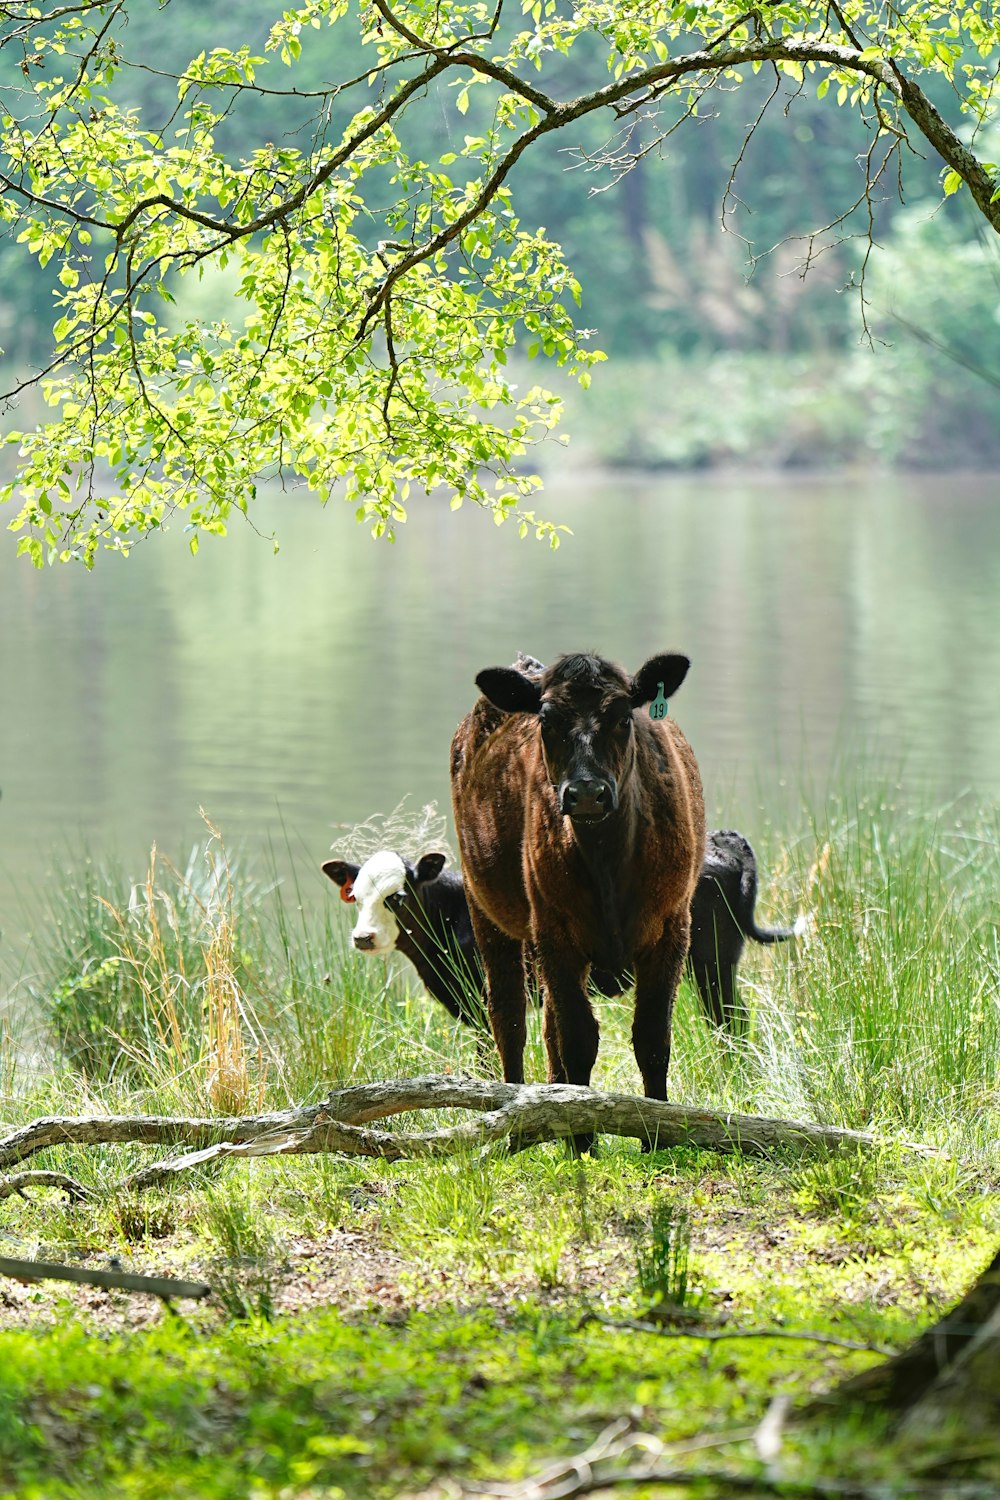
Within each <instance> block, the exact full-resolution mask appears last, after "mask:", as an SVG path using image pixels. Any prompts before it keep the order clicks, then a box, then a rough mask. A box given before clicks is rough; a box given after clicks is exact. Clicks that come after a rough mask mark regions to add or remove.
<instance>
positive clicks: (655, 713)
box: [649, 682, 667, 719]
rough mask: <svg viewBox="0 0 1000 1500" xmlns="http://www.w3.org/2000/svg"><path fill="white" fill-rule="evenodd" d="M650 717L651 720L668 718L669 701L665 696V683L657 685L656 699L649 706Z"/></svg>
mask: <svg viewBox="0 0 1000 1500" xmlns="http://www.w3.org/2000/svg"><path fill="white" fill-rule="evenodd" d="M649 717H650V718H651V719H665V718H666V717H667V700H666V698H664V696H663V683H662V682H658V683H657V684H656V697H655V698H654V699H653V701H652V703H651V704H650V705H649Z"/></svg>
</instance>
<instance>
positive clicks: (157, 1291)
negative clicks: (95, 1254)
mask: <svg viewBox="0 0 1000 1500" xmlns="http://www.w3.org/2000/svg"><path fill="white" fill-rule="evenodd" d="M0 1276H13V1277H16V1279H17V1280H18V1281H75V1282H79V1283H80V1284H81V1285H83V1286H103V1287H106V1288H108V1289H109V1290H112V1289H114V1290H118V1291H123V1292H152V1294H153V1295H154V1296H155V1297H162V1298H164V1300H165V1301H168V1302H169V1301H170V1300H171V1299H172V1298H174V1297H207V1296H209V1294H210V1293H211V1290H212V1288H211V1287H210V1286H208V1285H206V1283H205V1282H203V1281H177V1280H176V1279H175V1278H174V1277H172V1276H136V1275H133V1273H132V1272H131V1271H99V1270H96V1269H94V1270H92V1269H90V1268H89V1267H86V1266H64V1265H61V1264H59V1263H57V1262H54V1261H46V1260H12V1259H11V1258H10V1257H9V1256H6V1255H0Z"/></svg>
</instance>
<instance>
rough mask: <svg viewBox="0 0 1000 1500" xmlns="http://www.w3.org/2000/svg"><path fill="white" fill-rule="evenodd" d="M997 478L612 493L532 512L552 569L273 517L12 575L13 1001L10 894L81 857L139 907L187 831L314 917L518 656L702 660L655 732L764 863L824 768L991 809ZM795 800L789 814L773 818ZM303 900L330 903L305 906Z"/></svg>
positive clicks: (347, 522)
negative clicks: (246, 854)
mask: <svg viewBox="0 0 1000 1500" xmlns="http://www.w3.org/2000/svg"><path fill="white" fill-rule="evenodd" d="M997 487H998V486H997V481H996V479H994V478H993V477H985V478H984V477H982V476H979V477H968V478H962V479H949V480H943V479H941V478H940V477H935V478H932V479H923V480H918V479H915V478H914V477H913V476H895V477H886V476H879V477H877V478H874V479H871V480H861V479H858V478H857V477H853V478H851V479H844V478H815V477H811V478H805V477H803V478H788V477H782V478H775V477H772V476H755V477H750V478H747V477H739V478H719V477H705V476H700V475H699V476H685V477H683V478H676V479H668V480H662V481H657V482H649V481H646V482H638V481H635V480H630V479H623V478H614V479H608V478H603V479H601V480H599V481H598V480H595V481H590V482H585V481H582V480H574V481H573V483H572V485H567V486H566V487H564V488H559V487H556V486H552V487H550V489H549V490H548V491H547V492H546V495H545V497H544V504H545V506H546V510H547V513H548V514H550V515H553V516H555V517H556V518H557V519H561V520H565V521H566V522H567V524H569V525H570V526H572V528H573V530H574V533H575V536H574V538H573V539H572V541H570V542H568V543H567V544H566V545H565V546H564V547H563V548H561V549H560V551H559V552H558V553H556V554H551V553H549V552H548V551H547V550H546V549H544V548H542V547H541V546H537V545H535V544H532V543H529V542H519V541H518V539H517V537H516V535H515V534H514V533H513V532H512V531H510V530H509V529H503V530H497V529H496V528H495V527H494V526H493V525H492V523H491V521H490V520H489V519H488V518H487V517H486V516H484V515H482V514H481V513H479V512H477V511H462V512H459V513H457V514H452V513H451V512H449V511H448V510H447V508H446V507H444V506H443V505H442V506H438V505H437V504H435V503H427V504H425V505H424V506H423V508H420V507H417V508H416V509H415V515H414V519H413V521H412V522H411V523H410V524H409V525H408V526H407V527H406V528H405V529H404V531H403V533H402V535H401V540H400V541H399V542H398V543H397V544H396V545H395V547H391V546H387V545H384V544H375V543H373V542H372V541H371V540H370V538H369V537H368V536H367V534H366V533H365V532H364V531H363V530H361V529H359V528H358V527H357V526H356V525H355V524H354V522H353V519H352V517H351V515H350V513H349V512H348V511H346V510H345V509H339V508H338V507H337V506H336V504H333V505H331V506H330V508H329V509H328V510H326V511H325V512H324V511H321V510H320V509H319V508H318V507H317V506H316V505H315V502H312V501H309V500H305V499H301V500H300V499H295V498H287V497H286V498H280V499H274V500H272V501H269V502H268V503H267V505H266V506H264V507H262V512H261V515H260V516H259V518H258V520H259V524H261V526H262V528H264V529H268V528H270V527H271V526H272V525H273V526H275V527H276V528H277V529H278V532H279V534H280V539H281V544H282V550H281V551H280V553H279V554H278V556H277V557H274V556H273V555H272V553H271V549H270V547H269V546H268V544H267V543H266V542H265V541H262V540H260V538H259V537H258V536H257V535H255V534H254V533H253V532H252V531H251V530H250V528H249V527H247V526H245V525H243V524H242V523H237V524H236V525H235V527H234V532H233V535H232V536H231V537H230V538H229V539H228V540H226V541H225V542H221V543H218V544H215V545H213V544H211V543H206V544H204V546H203V549H202V551H201V553H200V554H199V556H198V557H197V558H196V559H192V558H191V557H190V556H189V555H188V554H187V550H186V548H185V546H184V544H183V537H182V535H181V534H180V533H179V531H178V534H177V535H174V536H172V537H170V538H169V539H166V540H161V539H158V540H156V541H154V542H152V543H151V544H149V545H146V546H143V547H140V548H139V549H138V550H137V552H136V553H135V554H134V555H133V557H132V558H131V559H130V560H129V561H128V562H127V563H122V562H120V561H118V560H116V559H114V558H110V557H109V558H108V559H106V560H104V561H102V562H101V563H100V564H99V565H98V568H97V571H96V572H95V574H93V575H91V576H86V575H84V574H83V573H82V572H80V571H77V570H71V569H59V570H55V571H49V572H47V573H45V574H43V575H39V574H37V573H35V572H34V571H33V570H31V569H30V568H29V567H27V566H26V565H25V564H24V563H23V562H17V561H15V559H14V557H13V555H12V548H11V547H9V546H7V547H5V548H4V549H3V550H2V552H0V627H2V632H3V635H2V640H3V651H2V656H0V715H2V718H0V788H2V800H0V926H2V928H3V930H4V938H3V940H2V941H0V983H2V982H4V981H9V980H10V978H11V977H12V968H13V967H14V966H15V965H16V963H17V962H18V957H19V953H20V949H21V946H22V944H21V934H22V932H23V930H24V928H25V926H26V925H30V915H28V916H26V915H25V913H26V905H25V892H26V891H28V890H30V889H31V888H32V887H35V886H37V885H39V884H40V883H41V882H42V881H43V880H45V879H46V878H47V876H48V874H49V872H50V871H51V870H52V869H53V867H54V866H55V865H56V864H58V862H59V861H60V860H61V859H62V858H63V857H64V855H65V852H66V850H67V848H69V847H72V846H74V845H75V846H77V847H78V846H79V844H80V842H81V841H86V843H87V844H88V845H89V846H90V847H91V848H93V849H95V850H98V851H104V850H116V851H119V852H120V853H121V854H122V855H123V856H124V857H125V858H126V859H127V860H128V861H129V862H130V864H131V863H134V865H135V873H136V875H137V876H139V875H140V874H141V872H142V869H143V859H144V856H145V854H146V853H147V852H148V849H149V846H150V844H151V843H152V842H153V841H154V840H155V841H156V842H157V843H158V844H159V845H160V847H161V848H163V849H164V850H166V851H168V852H170V853H171V854H173V855H175V856H176V857H183V856H184V855H185V854H186V850H187V848H188V846H189V844H190V842H191V841H192V840H194V839H195V838H196V837H198V836H199V835H200V833H201V825H200V822H199V819H198V808H199V806H203V807H204V808H205V809H206V811H207V812H208V813H209V814H210V815H211V817H212V818H213V819H214V820H215V821H216V822H217V823H218V824H219V825H220V826H221V828H222V829H223V831H224V832H225V834H226V836H227V840H229V841H231V842H232V843H234V844H235V843H240V844H243V845H245V846H247V847H248V848H249V849H250V850H251V851H253V850H259V849H262V848H264V847H266V844H267V842H268V841H269V840H271V841H274V842H277V843H278V844H283V843H284V841H285V838H286V836H287V838H288V840H289V841H290V844H291V848H292V857H293V859H294V861H295V863H296V864H297V865H299V866H300V869H301V873H302V877H303V881H304V883H305V885H306V886H307V888H308V887H311V884H312V877H313V873H314V867H315V865H316V864H317V863H318V861H319V859H320V858H322V857H323V855H324V854H325V853H326V852H327V850H328V849H329V847H330V845H331V843H333V842H334V841H335V838H336V834H335V831H334V829H333V827H332V825H335V824H337V823H345V822H346V823H351V822H354V821H356V820H358V819H361V818H364V817H366V816H367V815H368V814H369V813H371V812H372V811H373V810H376V809H381V810H384V811H388V810H389V809H391V808H392V807H393V806H394V805H395V803H396V802H398V801H399V799H400V798H401V797H402V796H403V795H404V794H406V793H411V794H412V797H413V800H414V801H415V802H421V801H424V800H426V799H428V798H437V799H438V801H439V802H440V803H441V805H442V806H443V807H447V806H448V780H447V753H448V744H449V740H450V737H451V734H452V731H453V729H454V726H455V724H456V722H457V721H458V719H459V718H460V717H461V715H462V714H463V713H464V712H465V710H466V708H467V707H468V706H469V704H470V703H471V701H472V698H473V694H474V690H473V686H472V680H473V677H474V675H475V673H476V671H477V670H478V669H479V668H480V667H482V666H485V665H489V664H491V663H494V662H506V661H510V660H511V658H512V657H513V655H514V652H515V651H516V650H517V649H518V648H521V649H524V650H528V651H531V652H533V653H535V654H536V655H538V656H541V657H543V658H551V657H552V656H554V655H556V654H557V653H558V652H560V651H562V650H567V649H576V648H583V649H597V650H600V651H602V652H603V653H604V654H606V655H609V656H612V657H614V658H616V659H618V660H620V661H622V662H623V663H624V664H625V665H627V666H631V667H637V666H638V665H639V664H640V662H641V661H642V660H643V659H644V658H645V657H646V656H647V655H649V654H651V653H652V652H653V651H656V650H660V649H664V648H674V649H679V650H684V651H686V652H688V653H689V654H690V656H691V657H692V659H693V663H694V665H693V668H692V672H691V675H690V677H689V679H688V681H687V683H686V684H685V685H684V687H683V688H682V690H681V692H680V693H679V694H678V696H677V698H676V700H675V702H674V703H673V704H672V705H671V709H672V712H673V713H675V714H676V716H677V718H678V720H679V721H680V723H681V725H682V727H683V728H684V730H685V732H686V733H687V735H688V737H689V738H690V739H691V741H692V743H693V745H694V747H695V749H696V752H697V754H698V756H699V759H700V761H701V764H702V769H703V773H704V777H705V783H706V792H707V796H708V802H709V807H710V815H711V816H712V818H713V820H714V821H716V822H720V823H721V822H730V821H731V822H733V823H735V824H736V825H737V826H739V827H741V828H744V829H746V831H747V832H748V833H750V834H751V836H753V835H754V834H755V832H757V831H758V830H759V828H760V826H761V825H762V823H763V822H764V820H765V818H766V817H767V816H768V815H771V816H773V817H778V818H782V817H791V816H793V814H792V813H791V812H790V811H789V807H788V805H787V802H786V794H785V793H783V791H782V785H781V783H782V782H783V781H787V782H790V783H792V785H793V788H794V790H795V791H796V792H797V790H798V788H799V786H800V784H801V777H802V775H803V774H804V773H805V772H808V774H809V775H810V776H811V777H813V778H814V779H815V778H819V780H820V783H822V778H823V777H824V776H825V774H826V772H827V768H828V767H829V766H830V764H831V761H832V760H833V759H834V758H835V756H836V755H837V754H838V751H839V753H841V754H842V755H847V756H858V755H860V754H865V755H872V756H875V757H878V758H880V760H881V762H882V764H883V765H887V766H890V767H892V768H896V767H902V770H903V774H904V776H905V777H906V778H907V779H908V780H910V781H911V782H912V783H914V784H919V785H921V786H922V787H924V788H925V789H927V790H928V792H929V794H931V795H935V796H941V797H947V796H950V795H951V794H952V793H954V792H955V791H957V790H960V789H963V788H965V787H970V788H972V789H973V790H975V791H976V792H978V793H979V794H980V795H981V796H984V797H992V796H994V795H996V794H997V793H998V792H1000V754H998V751H1000V696H998V693H997V688H996V683H997V680H998V675H1000V628H998V627H1000V604H998V600H1000V507H998V505H997V503H996V501H997V498H998V496H997ZM792 800H794V798H793V799H792ZM315 884H316V892H317V896H318V897H320V896H322V895H325V892H323V891H322V890H321V887H322V881H321V880H320V878H319V877H318V876H317V877H316V882H315Z"/></svg>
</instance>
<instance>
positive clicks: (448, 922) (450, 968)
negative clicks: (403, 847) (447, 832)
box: [322, 849, 486, 1028]
mask: <svg viewBox="0 0 1000 1500" xmlns="http://www.w3.org/2000/svg"><path fill="white" fill-rule="evenodd" d="M446 858H447V856H446V855H444V854H441V853H433V854H424V855H422V856H421V857H420V859H419V860H418V861H417V863H416V864H415V865H414V864H411V863H410V861H409V860H405V859H404V858H403V857H402V855H400V854H397V853H395V851H394V850H392V849H380V850H379V851H378V853H377V854H373V855H372V856H371V858H370V859H367V860H365V862H364V864H363V865H356V864H349V863H348V862H347V861H346V860H342V859H329V860H327V861H326V863H325V864H324V865H323V867H322V868H323V874H324V875H326V876H327V878H328V879H330V880H332V881H333V883H334V885H337V886H339V887H340V899H341V901H347V902H350V903H352V904H353V905H354V906H356V907H357V917H356V919H355V923H354V930H353V932H352V933H351V942H352V944H353V946H354V947H355V948H356V949H357V951H358V952H359V953H376V954H383V955H385V954H387V953H392V952H398V953H402V954H403V956H404V957H405V958H408V959H409V960H410V962H411V963H412V965H413V967H414V968H415V969H416V971H417V973H418V974H419V975H420V978H421V980H422V981H423V985H424V988H425V989H426V990H427V991H428V993H429V994H431V995H433V996H434V998H435V999H436V1000H440V1001H441V1004H442V1005H444V1006H445V1007H446V1009H447V1010H448V1011H449V1012H450V1013H451V1015H453V1016H456V1017H457V1018H458V1020H460V1021H464V1022H465V1023H466V1024H467V1025H469V1026H477V1027H480V1028H485V1027H486V1010H485V1006H484V1003H483V965H482V961H481V959H480V957H479V949H478V948H477V946H476V939H475V936H474V934H473V931H472V922H471V921H470V919H469V906H468V902H467V901H466V899H465V890H464V888H463V886H462V877H461V875H459V874H458V873H457V872H456V871H455V870H446V869H445V868H444V864H445V859H446Z"/></svg>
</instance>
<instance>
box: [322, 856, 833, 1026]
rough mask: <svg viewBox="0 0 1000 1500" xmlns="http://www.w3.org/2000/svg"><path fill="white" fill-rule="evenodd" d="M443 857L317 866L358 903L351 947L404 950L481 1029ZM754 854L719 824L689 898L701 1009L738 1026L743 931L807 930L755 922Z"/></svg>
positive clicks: (784, 935)
mask: <svg viewBox="0 0 1000 1500" xmlns="http://www.w3.org/2000/svg"><path fill="white" fill-rule="evenodd" d="M446 857H447V856H446V855H444V854H441V853H433V854H424V855H423V856H422V857H421V858H420V859H419V860H418V861H417V863H416V864H412V863H411V862H410V861H408V860H405V859H404V858H403V857H402V855H400V854H397V853H395V852H394V851H393V850H391V849H380V850H379V852H378V853H377V854H374V855H372V857H371V858H370V859H368V860H366V861H365V863H364V864H363V865H357V864H351V863H349V862H347V861H346V860H340V859H331V860H327V862H326V863H325V864H324V865H323V867H322V868H323V873H324V874H325V875H326V876H327V877H328V878H329V879H330V880H332V881H333V883H334V884H335V885H337V886H339V888H340V899H341V900H342V901H345V902H350V903H351V904H353V905H354V906H356V908H357V916H356V919H355V924H354V930H353V932H352V933H351V942H352V945H353V947H354V948H355V949H356V951H357V952H359V953H370V954H382V955H383V956H384V955H385V954H387V953H393V952H397V953H402V954H403V956H404V957H405V958H408V959H409V960H410V962H411V963H412V964H413V966H414V968H415V969H416V970H417V973H418V974H419V976H420V979H421V981H422V982H423V985H424V988H425V989H426V990H427V992H428V993H429V994H430V995H433V996H434V998H435V999H437V1000H440V1001H441V1003H442V1005H444V1006H445V1007H446V1008H447V1010H448V1011H449V1012H450V1014H451V1015H453V1016H455V1017H457V1019H458V1020H460V1021H463V1022H465V1023H466V1025H471V1026H476V1027H479V1028H484V1029H485V1028H486V1027H487V1020H486V1007H485V981H484V977H483V966H482V960H481V959H480V957H479V949H478V947H477V946H476V939H475V935H474V933H473V931H472V922H471V920H470V917H469V906H468V902H467V901H466V898H465V887H464V885H463V884H462V878H461V876H460V875H459V874H458V873H457V872H456V871H454V870H446V869H445V868H444V865H445V860H446ZM756 899H757V860H756V857H755V855H754V852H753V849H752V848H751V846H750V843H749V842H748V840H747V839H745V838H744V837H743V835H742V834H740V833H736V832H734V831H733V830H732V829H716V830H714V831H712V832H710V833H709V834H708V836H707V838H706V841H705V860H704V863H703V865H702V869H701V874H700V876H699V878H698V884H697V886H696V887H695V893H694V896H693V898H692V901H691V943H690V947H689V949H688V957H687V965H688V972H689V973H690V975H691V978H692V979H693V980H694V982H695V985H696V986H697V989H698V994H699V995H700V997H701V1002H702V1005H703V1006H704V1009H705V1014H706V1015H707V1016H708V1018H709V1019H710V1020H711V1021H713V1022H714V1023H715V1024H716V1025H718V1026H720V1027H723V1028H725V1029H726V1030H729V1031H734V1032H738V1031H739V1030H740V1029H741V1024H742V1021H743V1019H744V1014H745V1013H744V1011H743V1009H742V1008H741V1006H740V1004H739V1001H738V998H737V990H736V972H737V968H738V965H739V962H740V959H741V957H742V955H743V949H744V946H745V944H746V940H747V938H751V939H752V940H753V941H754V942H755V943H766V944H770V943H783V942H785V941H787V939H788V938H791V937H798V936H800V935H801V934H802V933H803V932H804V931H805V927H806V921H805V918H804V917H799V919H798V920H797V921H796V923H795V925H794V926H793V927H758V925H757V919H756V914H755V906H756ZM590 981H591V984H592V985H593V986H594V988H595V989H596V990H597V991H598V993H600V994H602V995H617V994H620V993H621V992H622V990H624V989H627V988H628V987H629V985H630V984H631V978H630V976H629V975H621V976H614V975H611V974H607V973H604V972H603V971H601V970H598V969H592V970H591V974H590Z"/></svg>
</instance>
